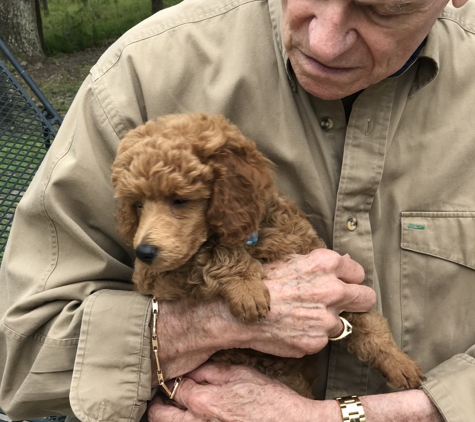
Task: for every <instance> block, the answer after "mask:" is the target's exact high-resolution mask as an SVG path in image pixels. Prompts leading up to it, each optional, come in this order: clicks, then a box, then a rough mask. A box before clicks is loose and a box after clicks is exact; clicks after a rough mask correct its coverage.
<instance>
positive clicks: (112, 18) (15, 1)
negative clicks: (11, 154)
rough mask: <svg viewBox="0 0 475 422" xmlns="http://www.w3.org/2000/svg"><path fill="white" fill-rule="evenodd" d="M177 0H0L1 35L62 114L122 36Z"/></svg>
mask: <svg viewBox="0 0 475 422" xmlns="http://www.w3.org/2000/svg"><path fill="white" fill-rule="evenodd" d="M180 1H181V0H0V39H2V40H3V41H4V42H5V43H6V45H7V46H8V48H9V49H10V50H11V52H12V53H13V54H14V55H15V57H16V58H17V59H18V60H19V61H20V63H21V64H22V66H23V67H24V68H25V69H26V70H27V72H28V73H29V74H30V75H31V76H32V78H33V80H34V81H35V82H36V83H37V85H38V86H39V87H40V89H41V90H42V91H43V92H44V94H45V95H46V97H47V98H48V99H49V100H50V101H51V102H52V104H53V105H54V107H55V108H56V109H57V110H58V111H59V113H60V114H61V115H62V116H64V114H65V113H66V111H67V110H68V108H69V106H70V104H71V101H72V100H73V98H74V96H75V94H76V92H77V90H78V89H79V86H80V85H81V83H82V81H83V80H84V78H85V77H86V76H87V73H88V72H89V69H90V68H91V66H93V65H94V63H95V62H96V61H97V59H98V58H99V57H100V55H101V54H102V53H103V52H104V51H105V49H106V48H107V47H108V46H109V45H110V44H112V43H113V42H114V41H115V40H116V39H117V38H118V37H119V36H120V35H122V34H123V33H124V32H126V31H127V30H128V29H130V28H131V27H132V26H134V25H136V24H137V23H139V22H140V21H142V20H143V19H145V18H147V17H149V16H150V15H152V14H153V13H156V12H158V11H159V10H161V9H163V8H166V7H171V6H173V5H175V4H177V3H179V2H180Z"/></svg>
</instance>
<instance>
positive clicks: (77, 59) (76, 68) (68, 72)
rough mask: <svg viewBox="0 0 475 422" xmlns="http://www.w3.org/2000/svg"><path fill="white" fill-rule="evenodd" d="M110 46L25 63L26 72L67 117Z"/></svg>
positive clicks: (61, 113) (62, 114)
mask: <svg viewBox="0 0 475 422" xmlns="http://www.w3.org/2000/svg"><path fill="white" fill-rule="evenodd" d="M106 48H107V46H104V47H97V48H90V49H87V50H85V51H80V52H78V53H73V54H67V55H64V56H61V57H55V58H47V59H46V60H45V61H43V62H41V63H36V64H29V63H23V65H24V67H25V69H26V71H27V72H28V74H29V75H30V76H31V77H32V79H33V80H34V81H35V83H36V84H37V85H38V87H39V88H40V89H41V91H43V93H44V94H45V95H46V98H47V99H48V100H49V101H50V102H51V104H53V106H54V107H55V108H56V109H57V110H58V112H59V114H60V115H61V116H62V117H64V115H65V114H66V112H67V110H68V108H69V106H70V105H71V102H72V100H73V99H74V96H75V95H76V92H77V90H78V89H79V87H80V86H81V83H82V82H83V80H84V79H85V78H86V76H87V74H88V72H89V69H90V68H91V67H92V66H93V65H94V64H95V63H96V61H97V60H98V59H99V57H100V56H101V55H102V53H103V52H104V51H105V50H106Z"/></svg>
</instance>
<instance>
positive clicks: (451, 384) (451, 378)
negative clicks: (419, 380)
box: [422, 354, 475, 422]
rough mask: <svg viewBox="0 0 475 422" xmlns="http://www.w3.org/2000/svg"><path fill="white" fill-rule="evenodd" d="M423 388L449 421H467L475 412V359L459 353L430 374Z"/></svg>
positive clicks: (447, 421)
mask: <svg viewBox="0 0 475 422" xmlns="http://www.w3.org/2000/svg"><path fill="white" fill-rule="evenodd" d="M422 390H423V391H424V392H425V393H426V394H427V395H428V397H429V398H430V399H431V400H432V402H433V403H434V405H435V406H436V407H437V409H439V411H440V413H441V414H442V416H443V417H444V419H445V421H446V422H466V421H469V420H472V419H473V415H475V400H474V397H475V359H474V358H473V357H471V356H469V355H467V354H459V355H455V356H453V357H452V358H451V359H449V360H447V361H445V362H443V363H442V364H440V365H439V366H437V367H436V368H434V369H432V370H431V371H430V372H429V373H428V374H427V381H426V382H425V383H424V384H423V385H422Z"/></svg>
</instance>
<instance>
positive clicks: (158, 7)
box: [152, 0, 163, 15]
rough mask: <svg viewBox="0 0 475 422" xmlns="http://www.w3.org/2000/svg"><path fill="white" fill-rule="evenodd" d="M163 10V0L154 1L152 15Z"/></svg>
mask: <svg viewBox="0 0 475 422" xmlns="http://www.w3.org/2000/svg"><path fill="white" fill-rule="evenodd" d="M162 9H163V0H152V15H153V14H154V13H156V12H158V11H159V10H162Z"/></svg>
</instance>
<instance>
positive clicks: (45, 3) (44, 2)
mask: <svg viewBox="0 0 475 422" xmlns="http://www.w3.org/2000/svg"><path fill="white" fill-rule="evenodd" d="M41 6H42V7H43V12H44V14H45V16H48V15H49V8H48V0H41Z"/></svg>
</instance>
